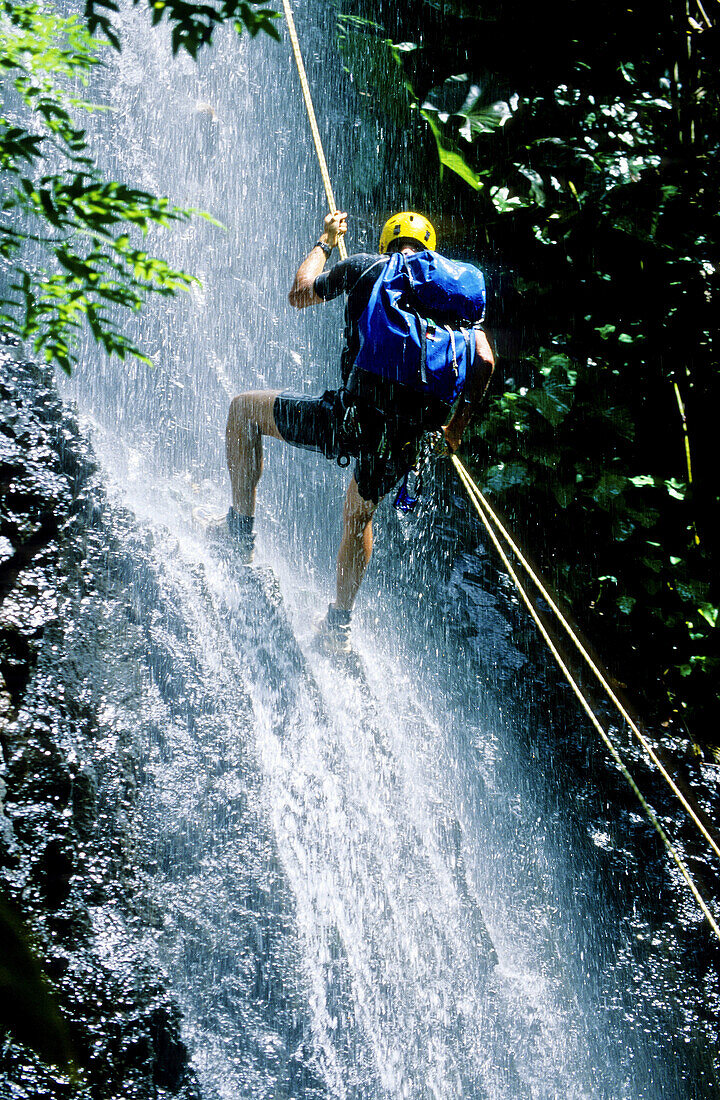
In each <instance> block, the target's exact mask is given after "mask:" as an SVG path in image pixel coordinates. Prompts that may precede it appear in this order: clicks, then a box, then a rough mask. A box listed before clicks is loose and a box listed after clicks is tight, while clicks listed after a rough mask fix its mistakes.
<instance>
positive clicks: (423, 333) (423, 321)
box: [415, 313, 428, 386]
mask: <svg viewBox="0 0 720 1100" xmlns="http://www.w3.org/2000/svg"><path fill="white" fill-rule="evenodd" d="M415 316H416V317H417V319H418V323H419V325H420V381H421V382H422V384H423V385H424V386H426V385H427V380H428V379H427V330H428V323H427V318H426V317H422V316H421V315H420V314H419V313H416V314H415Z"/></svg>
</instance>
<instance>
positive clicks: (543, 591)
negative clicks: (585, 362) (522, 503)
mask: <svg viewBox="0 0 720 1100" xmlns="http://www.w3.org/2000/svg"><path fill="white" fill-rule="evenodd" d="M453 461H454V462H455V464H456V469H458V473H459V467H460V465H461V463H460V460H459V459H458V458H457V456H455V455H453ZM463 472H464V475H465V477H466V478H467V479H468V481H469V482H470V483H471V484H472V486H473V498H474V499H476V500H477V501H478V503H479V504H480V505H481V506H482V508H483V510H484V512H485V513H486V514H487V515H488V516H489V518H490V520H491V521H492V522H493V523H494V524H495V527H496V528H497V530H498V531H500V533H501V535H502V536H503V538H504V539H505V541H506V542H507V544H508V546H509V547H510V549H511V550H512V552H513V553H514V554H515V556H516V558H517V559H518V561H519V562H520V564H521V565H522V566H523V568H524V569H525V571H526V572H527V574H528V576H529V577H530V579H531V580H532V582H533V584H534V585H535V586H536V587H537V589H538V590H539V592H540V595H541V596H542V597H543V599H544V600H545V601H546V602H547V604H548V605H549V606H550V608H551V610H552V611H553V613H554V614H555V615H556V617H557V619H558V621H559V622H560V625H561V626H562V627H563V629H564V631H565V633H566V634H567V635H568V637H569V638H570V640H571V641H572V643H573V645H574V646H575V647H576V649H577V650H578V652H579V653H580V655H581V656H582V657H583V658H584V660H585V661H586V662H587V664H588V665H589V667H590V670H591V671H592V673H593V674H594V676H595V677H596V679H597V680H598V682H599V684H600V685H601V687H602V688H603V690H604V691H605V692H606V693H607V695H608V697H609V698H610V700H611V701H612V702H613V703H614V705H615V706H616V707H617V709H618V711H619V713H620V714H621V715H622V717H623V718H624V719H625V721H626V722H627V724H628V726H629V727H630V729H631V730H632V732H633V734H634V736H635V737H636V739H637V740H638V741H639V743H640V744H641V745H642V747H643V749H644V750H645V752H646V753H647V754H648V756H649V757H650V759H651V760H652V762H653V764H654V765H655V767H656V768H657V769H658V771H659V772H660V774H661V776H662V777H663V779H664V780H665V782H666V783H667V785H668V786H669V787H670V789H671V790H672V792H673V794H674V795H675V796H676V797H677V799H678V800H679V802H680V803H681V805H682V806H683V808H684V809H685V810H686V812H687V813H688V814H689V816H690V817H691V818H692V820H693V822H694V823H695V825H696V826H697V828H698V830H699V831H700V833H701V834H702V835H703V837H704V838H705V840H707V842H708V844H709V845H710V847H711V848H712V850H713V851H714V852H715V854H716V855H717V856H720V844H718V842H717V840H716V839H715V837H714V836H713V835H712V833H711V832H710V831H709V829H708V828H707V826H706V825H705V823H704V822H703V821H702V819H701V818H700V816H699V815H698V813H697V810H696V809H695V807H694V806H693V805H692V803H691V802H690V801H689V800H688V798H687V796H686V795H685V794H684V793H683V792H682V790H681V789H680V788H679V787H678V785H677V783H676V782H675V780H674V779H673V777H672V776H671V775H670V773H669V771H668V770H667V768H666V767H665V765H664V764H663V762H662V760H661V759H660V757H659V756H658V755H657V753H656V752H655V749H654V748H653V746H652V745H651V744H650V742H649V741H648V739H647V737H645V735H644V734H643V732H642V731H641V730H640V728H639V727H638V725H637V723H636V722H635V721H633V719H632V717H631V715H630V714H629V713H628V710H627V708H626V707H625V706H624V705H623V703H622V701H621V700H620V699H619V698H618V696H617V694H616V693H615V692H614V691H613V688H612V686H611V684H610V683H609V682H608V679H607V677H606V676H605V674H604V673H603V671H602V669H601V668H600V667H599V665H598V664H597V662H596V661H595V660H594V659H593V657H592V656H591V655H590V653H589V652H588V650H587V649H586V648H585V646H584V645H583V643H582V641H581V640H580V638H579V637H578V635H577V634H576V632H575V631H574V630H573V628H572V626H571V625H570V623H569V622H568V621H567V619H566V617H565V616H564V615H563V613H562V611H561V610H560V608H559V607H558V605H557V603H556V602H555V600H554V599H553V598H552V596H551V595H550V593H549V592H548V590H547V588H546V587H545V585H544V584H543V582H542V580H541V579H540V577H539V576H538V575H537V573H536V572H535V570H534V569H533V568H532V566H531V565H530V563H529V562H528V560H527V558H526V557H525V556H524V554H523V553H522V550H521V549H520V547H519V546H518V545H517V543H516V542H515V541H514V539H513V538H512V536H511V534H510V533H509V531H508V530H507V529H506V528H505V527H504V526H503V524H502V522H501V521H500V518H499V517H498V515H497V513H496V512H495V510H494V509H493V508H492V507H491V505H490V503H489V501H488V500H487V497H485V496H484V495H483V494H482V493H481V492H480V489H479V488H478V487H477V485H476V484H475V482H474V481H473V480H472V478H471V477H470V474H469V473H468V471H467V470H466V469H465V467H464V466H463Z"/></svg>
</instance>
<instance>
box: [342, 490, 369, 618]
mask: <svg viewBox="0 0 720 1100" xmlns="http://www.w3.org/2000/svg"><path fill="white" fill-rule="evenodd" d="M376 508H377V504H373V502H372V501H371V500H364V499H363V498H362V497H361V496H360V493H359V491H358V485H357V481H356V480H355V478H354V477H353V479H352V481H351V482H350V484H349V485H348V490H347V493H346V495H345V506H344V508H343V534H342V540H341V542H340V549H339V551H338V558H337V598H336V600H335V605H334V606H335V609H336V610H337V611H351V610H352V606H353V604H354V602H355V597H356V595H357V592H358V589H359V587H360V583H361V581H362V579H363V576H364V574H365V570H366V568H367V565H368V562H369V561H370V555H371V554H372V545H373V531H372V518H373V515H374V514H375V509H376Z"/></svg>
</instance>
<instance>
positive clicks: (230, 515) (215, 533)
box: [205, 507, 255, 565]
mask: <svg viewBox="0 0 720 1100" xmlns="http://www.w3.org/2000/svg"><path fill="white" fill-rule="evenodd" d="M253 522H254V517H253V516H241V515H238V513H237V512H236V511H235V510H234V509H233V508H232V507H231V508H228V511H227V515H226V516H222V517H221V518H219V519H215V520H213V521H211V522H209V523H207V524H205V530H206V532H207V537H208V540H209V541H210V542H212V543H213V544H215V545H216V546H222V547H227V548H228V549H232V552H233V556H234V557H236V558H237V559H238V560H239V561H240V562H242V564H243V565H251V564H252V560H253V555H254V553H255V532H254V531H253Z"/></svg>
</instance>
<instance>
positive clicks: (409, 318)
mask: <svg viewBox="0 0 720 1100" xmlns="http://www.w3.org/2000/svg"><path fill="white" fill-rule="evenodd" d="M379 262H385V261H379ZM484 313H485V279H484V278H483V274H482V272H481V271H479V270H478V269H477V268H476V267H472V266H471V265H470V264H465V263H457V262H455V261H453V260H448V259H446V258H445V257H444V256H440V255H439V254H438V253H437V252H431V251H429V250H427V251H425V252H415V253H413V255H412V256H403V254H402V253H401V252H396V253H393V254H392V255H391V256H390V259H389V260H387V261H386V262H385V267H384V270H383V272H382V274H381V275H380V276H379V277H378V279H377V280H376V282H375V285H374V286H373V289H372V292H371V294H370V300H369V301H368V304H367V306H366V308H365V310H364V311H363V313H362V315H361V317H360V319H359V322H358V331H359V334H360V350H359V352H358V354H357V357H356V359H355V364H354V367H355V368H357V369H358V370H359V371H368V372H369V373H370V374H373V375H376V376H379V377H380V378H383V379H385V380H386V381H389V382H397V383H399V384H400V385H404V386H409V387H410V388H411V389H413V390H415V391H417V392H419V393H422V394H424V395H427V396H429V397H434V398H437V399H439V400H440V401H444V402H445V403H446V404H448V405H451V404H452V403H453V402H454V401H455V400H456V398H457V397H458V396H459V395H460V394H461V393H462V389H463V386H464V384H465V378H466V374H467V370H468V366H469V365H470V364H471V363H472V361H473V359H474V358H475V330H474V326H475V325H477V324H478V323H479V322H480V321H481V320H482V318H483V315H484Z"/></svg>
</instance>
